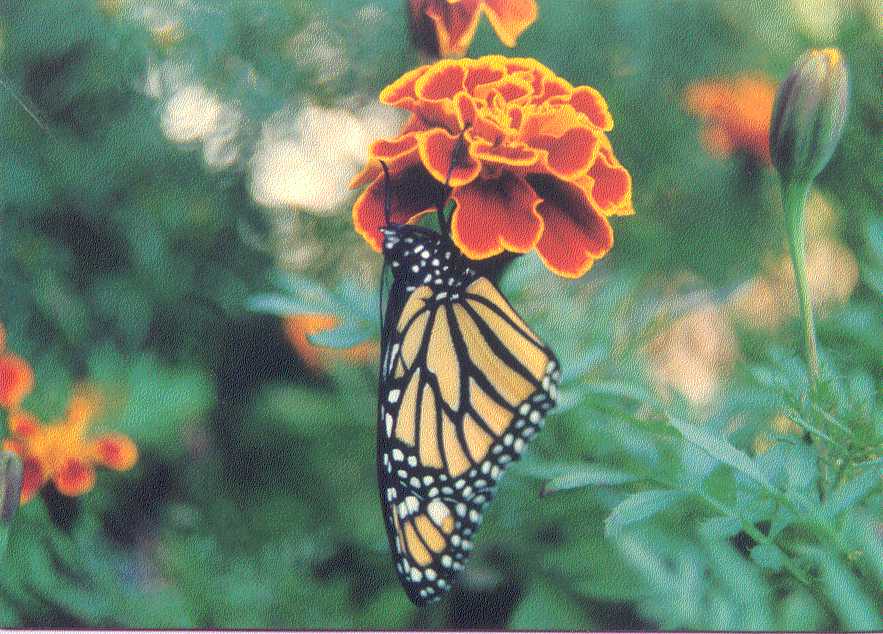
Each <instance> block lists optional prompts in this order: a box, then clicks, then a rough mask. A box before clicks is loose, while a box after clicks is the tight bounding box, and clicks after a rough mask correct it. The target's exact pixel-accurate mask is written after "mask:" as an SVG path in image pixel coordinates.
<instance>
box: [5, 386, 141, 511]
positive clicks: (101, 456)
mask: <svg viewBox="0 0 883 634" xmlns="http://www.w3.org/2000/svg"><path fill="white" fill-rule="evenodd" d="M97 403H98V399H97V395H96V394H94V393H93V392H90V391H87V390H79V391H77V392H75V393H74V395H73V397H72V398H71V400H70V403H69V405H68V410H67V414H66V415H65V417H64V418H63V419H62V420H60V421H57V422H55V423H53V424H49V425H43V424H41V423H40V422H39V420H37V418H36V417H35V416H33V415H32V414H30V413H28V412H24V411H16V412H12V413H10V415H9V421H8V426H9V433H10V434H11V435H12V437H11V438H8V439H6V440H4V441H3V449H4V450H7V451H14V452H15V453H17V454H18V455H19V456H20V457H21V459H22V463H23V465H24V482H23V485H22V493H21V502H22V504H24V503H25V502H27V501H28V500H30V499H31V498H32V497H33V496H34V494H36V493H37V491H39V490H40V488H41V487H42V486H43V485H44V484H46V483H47V482H50V481H51V482H52V483H53V484H54V485H55V488H56V489H58V491H59V492H60V493H62V494H64V495H70V496H75V495H82V494H84V493H86V492H87V491H89V490H90V489H91V488H92V487H93V486H94V484H95V467H96V466H103V467H109V468H111V469H115V470H117V471H126V470H128V469H131V468H132V467H133V466H134V465H135V463H136V462H137V461H138V448H137V447H136V446H135V443H133V442H132V440H131V439H129V438H128V437H127V436H124V435H123V434H116V433H108V434H102V435H98V436H90V435H88V433H87V432H88V430H89V426H90V424H91V422H92V420H93V419H94V417H95V414H96V409H97Z"/></svg>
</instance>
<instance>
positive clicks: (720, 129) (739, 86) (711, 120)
mask: <svg viewBox="0 0 883 634" xmlns="http://www.w3.org/2000/svg"><path fill="white" fill-rule="evenodd" d="M775 98H776V85H775V84H774V83H773V82H772V81H771V80H769V79H768V78H766V77H763V76H760V75H741V76H738V77H733V78H730V79H714V80H709V81H700V82H696V83H695V84H691V85H690V86H689V87H688V88H687V90H686V91H684V103H685V105H686V108H687V111H688V112H690V113H691V114H694V115H696V116H698V117H701V118H702V119H704V120H705V121H706V127H705V129H704V130H703V131H702V143H703V145H705V148H706V149H707V150H708V152H709V153H710V154H712V155H714V156H723V157H726V156H729V155H730V154H732V153H733V152H734V151H736V150H745V151H747V152H749V153H750V154H751V155H753V156H755V157H757V158H758V159H760V160H761V161H763V162H764V163H769V162H770V118H771V117H772V114H773V101H774V100H775Z"/></svg>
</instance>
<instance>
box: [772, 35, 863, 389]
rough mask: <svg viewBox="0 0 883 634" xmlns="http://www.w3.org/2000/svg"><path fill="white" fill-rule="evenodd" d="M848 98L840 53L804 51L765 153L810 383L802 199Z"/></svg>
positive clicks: (814, 357) (782, 90) (813, 355)
mask: <svg viewBox="0 0 883 634" xmlns="http://www.w3.org/2000/svg"><path fill="white" fill-rule="evenodd" d="M848 99H849V77H848V74H847V70H846V62H845V61H844V59H843V54H842V53H841V52H840V51H839V50H837V49H836V48H826V49H823V50H811V51H807V52H806V53H804V54H803V55H802V56H801V57H800V59H798V60H797V62H796V63H795V64H794V67H793V68H792V69H791V74H790V75H788V77H787V78H786V79H785V81H783V82H782V83H781V84H780V85H779V90H778V92H777V94H776V101H775V103H774V105H773V117H772V121H771V123H770V157H771V159H772V162H773V165H774V166H775V167H776V169H777V170H778V172H779V176H780V177H781V178H782V202H783V204H784V208H785V230H786V232H787V234H788V250H789V252H790V255H791V262H792V264H793V265H794V282H795V285H796V287H797V300H798V304H799V306H800V317H801V321H802V325H803V338H804V347H805V349H806V360H807V365H808V366H809V374H810V378H811V380H812V383H813V385H814V386H815V385H817V384H818V381H819V378H820V375H821V370H820V367H819V357H818V352H817V350H816V332H815V325H814V323H813V316H812V307H811V303H810V296H809V284H808V283H807V278H806V229H805V226H804V224H805V222H804V218H805V215H806V199H807V196H808V195H809V188H810V186H811V185H812V182H813V180H815V177H816V176H818V174H819V172H821V171H822V169H823V168H824V167H825V165H827V164H828V161H829V160H830V159H831V155H832V154H833V153H834V149H835V148H836V147H837V143H838V142H839V141H840V136H841V135H842V134H843V124H844V122H845V121H846V110H847V100H848Z"/></svg>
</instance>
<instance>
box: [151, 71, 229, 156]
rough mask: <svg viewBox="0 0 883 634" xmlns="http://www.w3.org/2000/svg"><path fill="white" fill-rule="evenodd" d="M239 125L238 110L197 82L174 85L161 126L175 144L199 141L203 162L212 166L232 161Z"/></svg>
mask: <svg viewBox="0 0 883 634" xmlns="http://www.w3.org/2000/svg"><path fill="white" fill-rule="evenodd" d="M241 124H242V113H241V112H240V111H239V109H238V108H237V107H236V106H234V105H232V104H229V103H224V102H223V101H221V100H220V99H219V98H218V97H217V96H216V95H214V94H213V93H211V92H209V91H208V90H206V88H205V87H204V86H202V85H200V84H186V85H184V86H182V87H180V88H178V89H177V90H176V91H175V92H174V93H173V94H172V96H171V97H170V98H169V100H168V101H167V102H166V106H165V110H164V111H163V117H162V128H163V132H164V133H165V135H166V137H167V138H168V139H169V140H170V141H173V142H175V143H194V142H197V141H202V142H203V156H204V158H205V162H206V163H207V164H208V165H209V166H210V167H213V168H220V167H226V166H228V165H231V164H232V163H234V162H235V161H236V159H237V158H238V156H239V148H238V147H237V145H236V137H237V134H238V133H239V128H240V126H241Z"/></svg>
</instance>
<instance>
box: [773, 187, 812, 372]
mask: <svg viewBox="0 0 883 634" xmlns="http://www.w3.org/2000/svg"><path fill="white" fill-rule="evenodd" d="M808 195H809V184H807V183H792V184H790V185H787V186H785V187H784V190H783V192H782V197H783V202H784V205H785V231H786V233H787V234H788V250H789V252H790V254H791V263H792V264H793V266H794V282H795V283H796V285H797V303H798V305H799V307H800V320H801V323H802V325H803V340H804V348H805V350H806V360H807V364H808V365H809V374H810V379H811V381H812V385H813V387H815V386H816V385H818V381H819V376H820V371H819V356H818V352H817V350H816V329H815V325H814V324H813V317H812V305H811V304H810V296H809V283H808V282H807V279H806V230H805V227H804V220H805V216H806V199H807V196H808Z"/></svg>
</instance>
